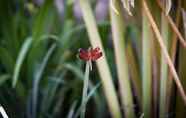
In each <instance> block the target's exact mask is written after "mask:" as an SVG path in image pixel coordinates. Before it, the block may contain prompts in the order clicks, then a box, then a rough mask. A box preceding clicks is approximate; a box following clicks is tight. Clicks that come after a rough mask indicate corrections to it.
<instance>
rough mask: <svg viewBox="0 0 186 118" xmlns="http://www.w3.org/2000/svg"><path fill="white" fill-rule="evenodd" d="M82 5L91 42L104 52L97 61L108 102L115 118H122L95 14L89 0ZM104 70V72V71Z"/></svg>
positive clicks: (81, 1)
mask: <svg viewBox="0 0 186 118" xmlns="http://www.w3.org/2000/svg"><path fill="white" fill-rule="evenodd" d="M80 6H81V9H82V13H83V18H84V21H85V25H86V28H87V31H88V35H89V39H90V43H91V44H92V47H93V48H95V47H97V46H98V47H100V48H101V50H102V52H103V57H102V58H100V59H99V60H97V61H96V64H97V67H98V70H99V74H100V76H101V80H102V83H103V89H104V93H105V96H106V99H107V102H108V106H109V109H110V111H111V114H112V116H113V117H114V118H121V113H120V109H119V102H118V100H117V94H116V91H115V88H114V85H113V82H112V77H111V73H110V70H109V67H108V63H107V60H106V58H105V57H106V55H105V52H104V49H103V46H102V43H101V38H100V35H99V33H98V29H97V26H96V21H95V17H94V16H93V11H92V9H91V6H90V3H89V0H80ZM103 70H104V72H103Z"/></svg>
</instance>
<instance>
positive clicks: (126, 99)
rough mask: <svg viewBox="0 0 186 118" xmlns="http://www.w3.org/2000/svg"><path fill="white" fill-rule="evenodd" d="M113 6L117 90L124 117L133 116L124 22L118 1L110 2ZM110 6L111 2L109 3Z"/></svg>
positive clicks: (111, 11) (111, 14)
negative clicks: (115, 10)
mask: <svg viewBox="0 0 186 118" xmlns="http://www.w3.org/2000/svg"><path fill="white" fill-rule="evenodd" d="M112 5H113V7H115V8H116V9H117V10H118V13H119V14H117V13H116V12H114V10H113V9H112V7H110V16H111V23H112V34H113V43H114V51H115V57H116V66H117V74H118V80H119V87H120V88H119V90H120V94H121V102H122V105H123V109H124V113H125V116H126V118H135V114H134V104H133V96H132V90H131V85H130V80H129V75H128V73H129V72H128V67H127V59H126V51H125V50H126V49H125V40H124V35H123V34H124V24H123V18H122V16H121V14H122V13H121V7H120V6H119V1H117V0H115V1H113V3H112ZM110 6H111V4H110Z"/></svg>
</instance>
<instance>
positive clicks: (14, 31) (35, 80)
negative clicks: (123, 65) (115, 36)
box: [0, 0, 186, 118]
mask: <svg viewBox="0 0 186 118" xmlns="http://www.w3.org/2000/svg"><path fill="white" fill-rule="evenodd" d="M56 1H57V0H56ZM56 1H53V0H44V2H43V3H42V4H39V3H38V1H37V0H33V1H31V0H28V1H26V0H1V1H0V105H2V106H3V107H4V108H5V110H6V111H7V114H8V115H9V117H10V118H61V117H67V118H71V117H72V116H73V118H74V117H78V114H79V111H78V110H79V106H80V104H81V99H82V98H81V97H82V88H83V79H84V69H85V62H83V61H81V60H80V59H79V58H77V54H78V49H79V48H85V49H86V48H88V47H90V42H89V40H88V39H89V37H88V34H87V30H86V26H85V24H84V22H83V18H82V19H79V20H78V18H77V17H76V16H77V15H75V13H74V9H75V8H74V6H75V4H77V2H75V0H74V1H73V0H62V1H63V2H61V7H62V9H63V10H62V12H63V13H62V12H59V8H57V7H56V6H57V5H56V4H57V3H56ZM103 1H104V0H103ZM181 1H183V0H181ZM97 2H98V0H97V1H96V0H93V1H92V2H91V5H92V6H93V7H92V8H93V9H96V7H97V6H96V3H97ZM149 3H151V2H150V1H149ZM58 4H59V3H58ZM107 4H108V2H107ZM184 5H185V6H184ZM150 6H151V7H150V8H151V10H152V14H153V15H154V17H155V19H156V22H157V24H158V26H159V28H160V24H161V23H160V22H161V20H160V19H161V18H160V13H161V10H160V9H159V8H158V7H157V6H158V5H157V4H156V3H154V2H152V3H151V5H150ZM105 7H108V6H105ZM177 7H178V5H177V1H176V0H173V2H172V10H171V11H170V15H171V16H173V17H172V18H173V20H175V19H174V16H176V15H177V14H176V11H177V10H179V9H178V8H177ZM182 7H183V8H186V2H184V1H183V6H182ZM79 10H80V9H79ZM140 11H141V3H140V1H137V0H136V3H135V7H134V8H133V9H132V11H131V12H132V14H133V16H128V15H126V11H125V12H122V13H124V17H123V19H124V23H125V29H124V30H125V34H123V37H124V38H125V41H126V42H125V43H124V44H125V45H126V46H125V47H126V55H127V57H126V58H127V62H128V63H127V64H128V67H129V78H130V79H131V86H132V87H131V89H132V95H133V101H134V110H135V113H136V116H137V117H140V116H141V115H143V111H142V105H143V104H142V100H141V94H142V93H141V92H142V90H141V88H142V87H141V86H143V85H142V83H141V80H142V79H144V78H143V77H142V75H143V73H144V72H143V71H142V66H143V64H142V59H143V58H142V48H143V45H142V41H143V40H142V38H141V37H142V33H143V31H142V19H141V12H140ZM79 12H80V11H79ZM106 12H108V11H106ZM139 12H140V13H139ZM108 16H109V15H108ZM80 17H82V16H80ZM164 22H166V21H164ZM185 22H186V21H185ZM97 26H98V29H99V34H100V36H101V39H102V44H103V47H104V49H105V52H106V58H107V61H108V64H109V68H110V70H111V74H112V78H113V84H114V85H115V87H116V90H117V92H118V91H119V85H118V83H117V82H118V80H117V77H118V75H117V69H116V67H117V65H116V63H115V54H114V48H113V44H112V37H111V33H110V32H111V23H110V19H109V18H108V17H106V18H105V19H103V20H99V21H97ZM177 27H178V28H180V29H181V30H180V31H183V27H181V26H177ZM149 32H150V31H147V33H149ZM170 32H171V31H169V34H170V35H171V36H172V34H171V33H172V32H171V33H170ZM171 36H169V37H171ZM153 39H154V38H152V40H151V42H152V41H153V42H154V43H153V44H152V45H149V48H152V50H153V51H151V52H149V53H150V55H151V57H152V58H151V60H149V61H151V62H149V63H148V64H151V66H152V70H149V71H151V72H150V73H152V74H150V76H151V77H150V78H146V79H153V82H152V86H150V87H151V88H150V91H151V92H153V93H152V95H157V96H155V97H157V99H158V100H159V98H158V96H159V92H157V91H159V88H158V87H159V85H160V83H159V80H158V79H159V78H160V73H159V70H160V66H161V65H160V64H159V60H160V59H161V56H160V55H161V54H160V47H159V46H157V45H158V44H157V42H156V41H154V40H153ZM171 43H172V42H171V40H169V44H170V45H171ZM147 45H148V44H147ZM170 48H171V46H170ZM176 49H177V50H176V56H175V57H174V58H175V60H176V62H175V67H176V69H177V70H178V72H179V76H180V79H181V81H182V82H183V84H184V85H185V83H186V80H185V79H186V71H185V49H184V48H183V47H181V46H180V45H179V44H177V48H176ZM170 50H171V49H170ZM169 52H170V51H169ZM120 53H121V52H120ZM154 55H155V56H154ZM146 56H149V55H146ZM143 63H145V62H143ZM103 72H104V70H103ZM156 74H157V75H156ZM168 74H169V73H168ZM168 74H167V76H168ZM129 78H127V79H129ZM154 80H155V81H154ZM155 82H157V83H155ZM156 87H157V91H154V89H155V88H156ZM184 87H186V86H184ZM170 88H171V92H170V94H169V96H168V97H169V98H170V101H169V102H170V103H167V104H168V105H167V106H169V107H168V108H167V109H168V111H166V112H167V117H170V118H173V117H175V116H177V118H181V117H184V116H185V114H186V112H185V106H184V105H183V103H182V101H181V100H182V99H181V98H180V96H179V93H178V92H177V89H176V87H175V85H174V84H171V87H170ZM89 89H90V90H92V91H91V92H92V93H91V94H90V96H89V97H90V98H89V102H88V104H87V110H86V116H87V117H88V118H93V117H96V118H103V117H106V118H107V117H111V114H110V112H109V109H108V104H107V103H106V99H105V94H104V92H103V90H102V83H101V82H100V77H99V74H98V71H97V68H96V66H95V63H93V71H91V72H90V86H89ZM184 89H185V88H184ZM185 90H186V89H185ZM156 92H157V93H156ZM118 93H119V92H118ZM145 94H146V93H145ZM117 97H121V96H120V95H118V96H117ZM147 97H148V95H147ZM169 98H167V99H169ZM152 99H153V100H151V101H150V102H151V103H152V106H150V110H151V112H152V114H150V115H151V116H154V118H155V116H158V115H154V114H156V113H157V109H158V108H156V107H154V106H156V105H157V106H158V105H159V103H158V100H157V101H155V100H154V99H155V98H152ZM119 100H121V99H119ZM171 102H172V103H174V104H172V103H171ZM153 105H154V106H153ZM171 105H172V106H171ZM174 106H176V107H174ZM180 109H181V110H180ZM121 111H123V108H121ZM123 113H124V112H123ZM153 113H154V114H153Z"/></svg>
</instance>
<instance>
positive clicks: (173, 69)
mask: <svg viewBox="0 0 186 118" xmlns="http://www.w3.org/2000/svg"><path fill="white" fill-rule="evenodd" d="M142 2H143V3H142V4H143V8H144V11H145V14H146V16H147V17H148V22H149V23H150V24H151V26H152V29H153V31H154V34H155V36H156V39H157V41H158V43H159V44H160V47H161V49H162V52H163V54H164V56H165V59H166V62H167V64H168V65H169V68H170V72H171V74H172V75H173V77H174V81H175V83H176V86H177V88H178V91H179V93H180V95H181V96H182V99H183V101H184V104H185V105H186V94H185V92H184V89H183V86H182V84H181V82H180V80H179V77H178V74H177V72H176V69H175V68H174V65H173V63H172V61H171V58H170V56H169V54H168V52H167V49H166V47H165V44H164V42H163V38H162V36H161V34H160V32H159V30H158V27H157V25H156V23H155V21H154V18H153V17H152V14H151V13H150V10H149V8H148V6H147V3H146V1H145V0H142Z"/></svg>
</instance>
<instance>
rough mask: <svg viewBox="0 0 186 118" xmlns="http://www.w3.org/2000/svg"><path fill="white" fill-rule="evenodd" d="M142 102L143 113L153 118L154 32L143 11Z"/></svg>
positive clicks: (146, 116) (147, 117) (146, 117)
mask: <svg viewBox="0 0 186 118" xmlns="http://www.w3.org/2000/svg"><path fill="white" fill-rule="evenodd" d="M142 10H143V11H142V18H143V20H142V21H143V24H142V27H143V29H142V32H143V34H142V87H143V88H142V94H143V95H142V96H143V97H142V100H143V106H142V108H143V113H144V117H145V118H150V117H151V106H152V103H151V101H152V69H151V68H152V67H151V65H152V62H151V61H152V59H151V57H152V56H151V55H152V54H151V52H152V51H151V37H152V31H151V28H150V24H149V23H148V19H147V17H146V15H145V14H144V9H142Z"/></svg>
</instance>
